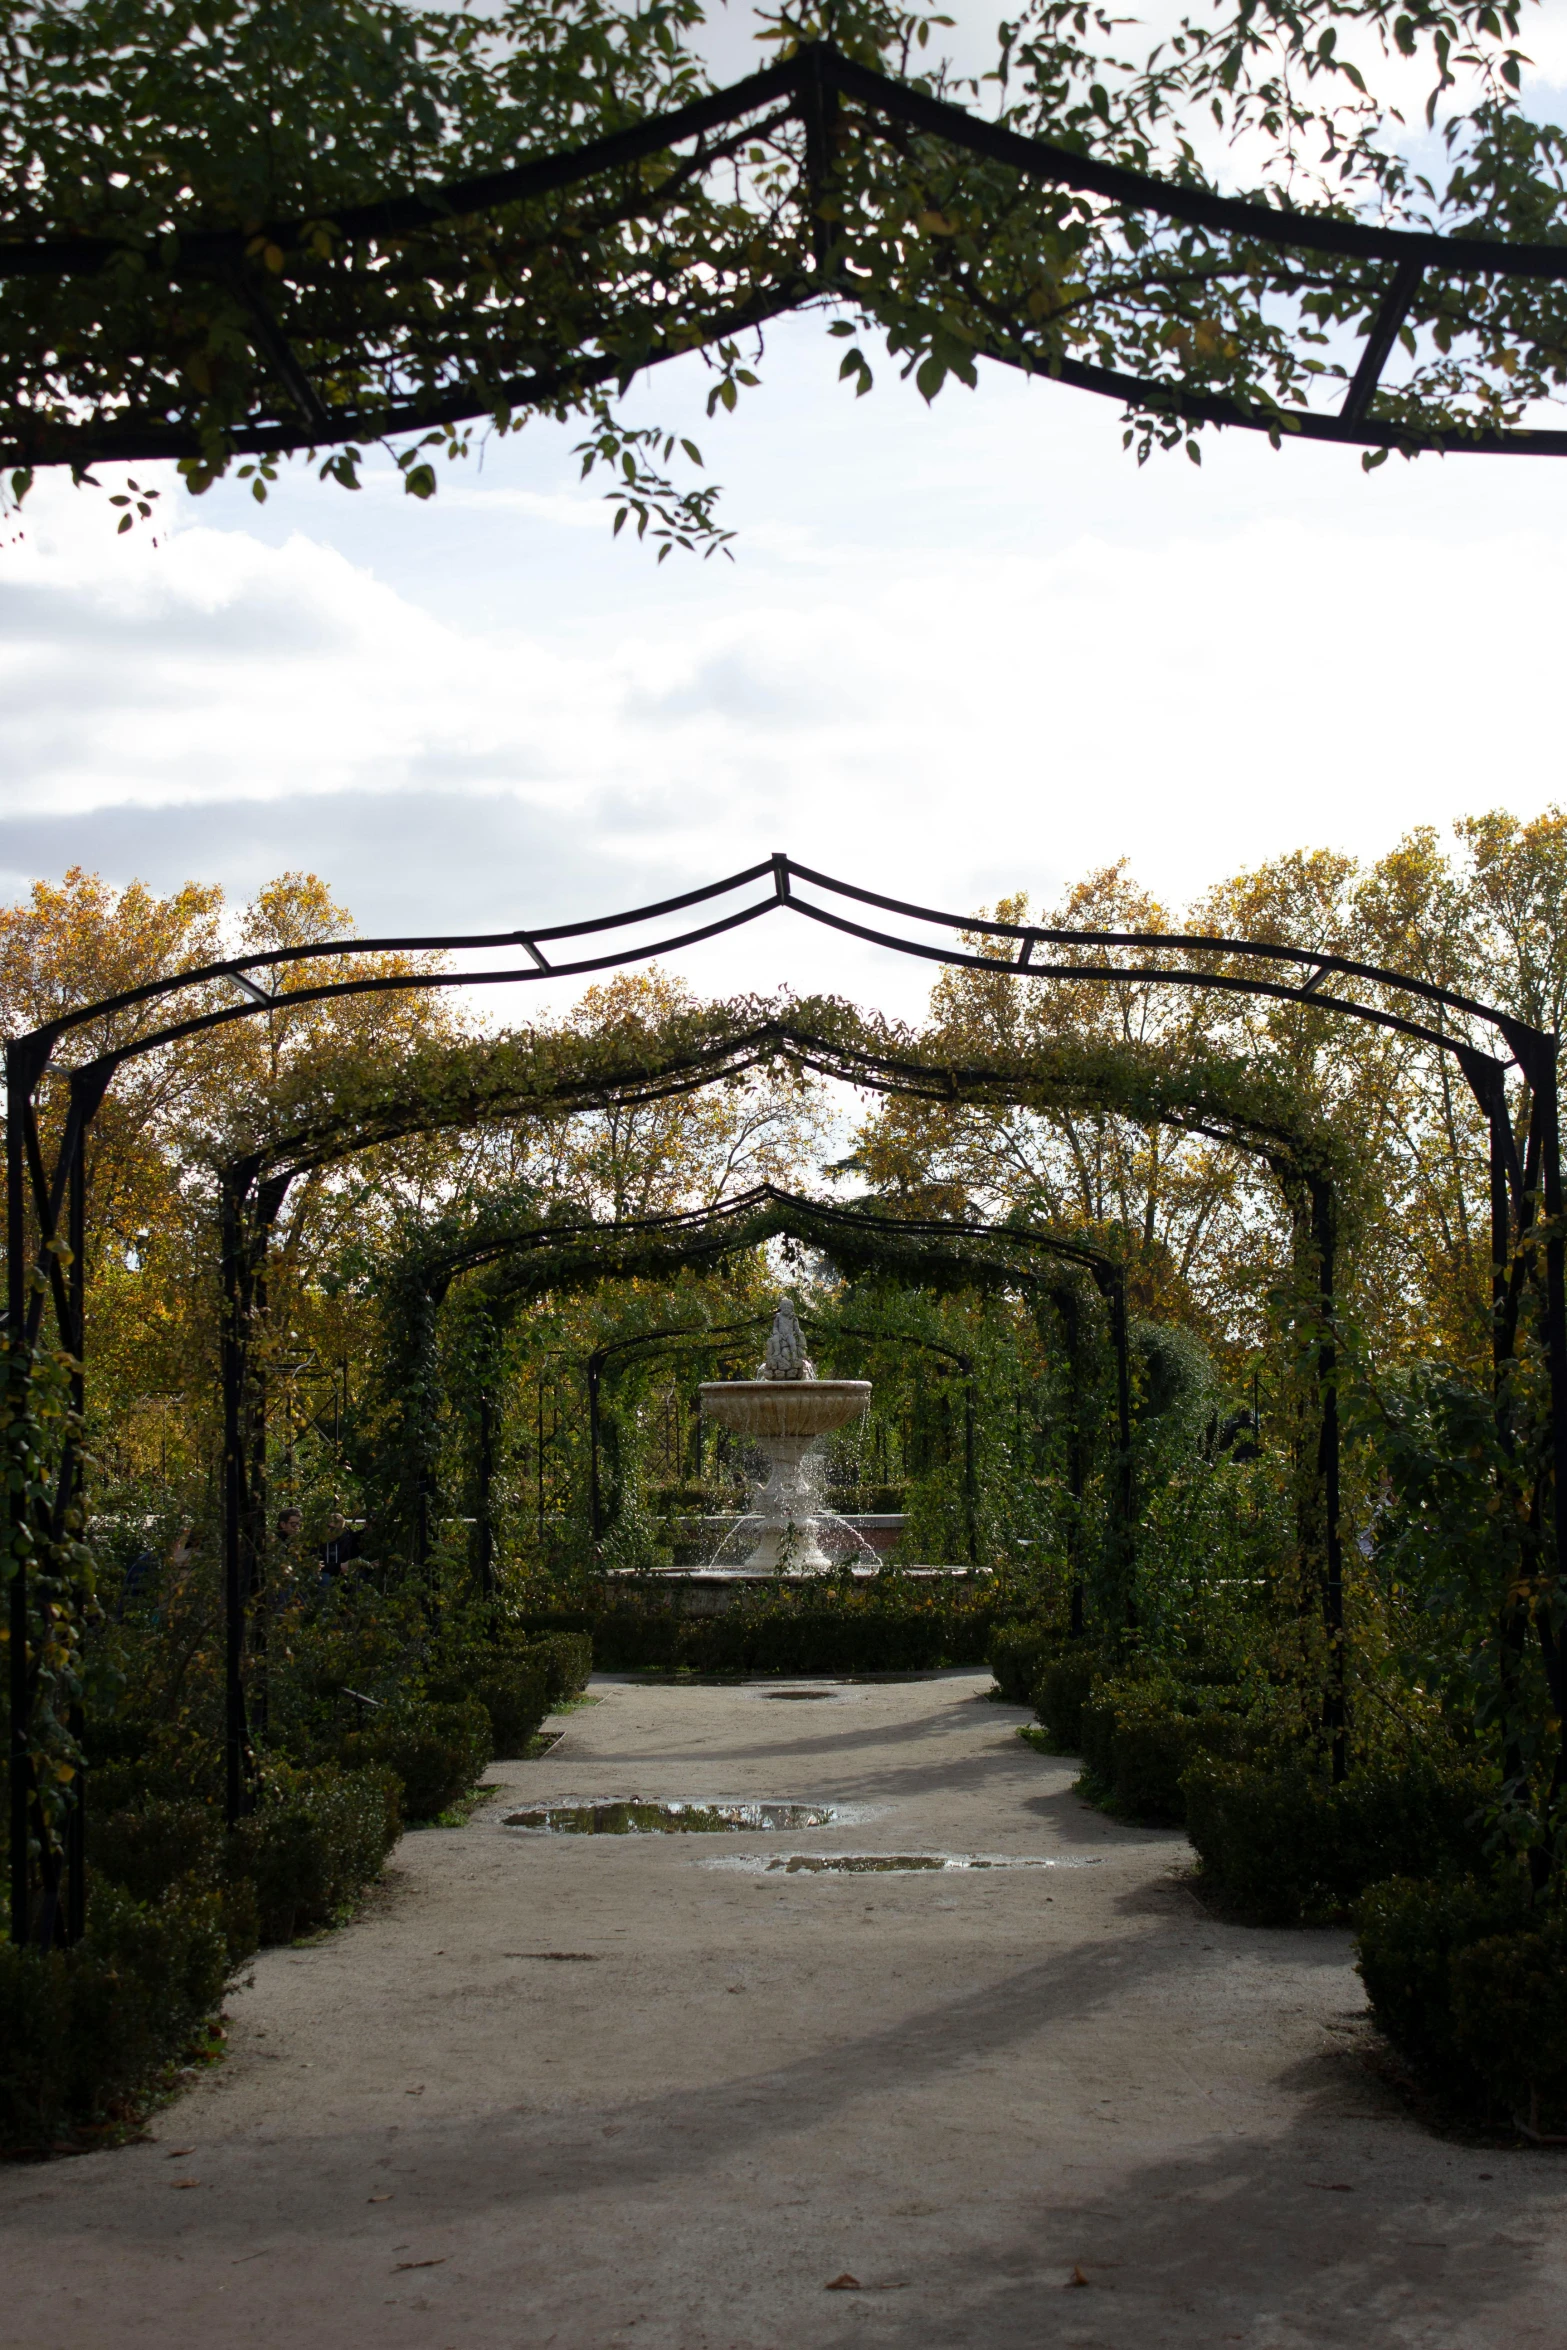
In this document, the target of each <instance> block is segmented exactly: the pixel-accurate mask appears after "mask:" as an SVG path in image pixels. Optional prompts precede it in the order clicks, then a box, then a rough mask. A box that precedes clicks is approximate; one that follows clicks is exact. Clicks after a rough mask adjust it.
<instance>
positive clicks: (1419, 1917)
mask: <svg viewBox="0 0 1567 2350" xmlns="http://www.w3.org/2000/svg"><path fill="white" fill-rule="evenodd" d="M1356 1927H1357V1952H1358V1964H1359V1968H1360V1973H1361V1975H1362V1977H1363V1979H1364V1981H1365V1986H1366V1990H1367V1993H1368V1994H1369V1996H1370V1999H1371V2005H1372V2011H1373V2013H1374V2014H1375V2016H1376V2019H1377V2022H1378V2023H1379V2024H1380V2025H1381V2027H1382V2029H1383V2031H1384V2032H1386V2034H1387V2036H1388V2038H1389V2039H1390V2040H1391V2041H1392V2042H1393V2045H1394V2046H1395V2047H1396V2048H1398V2049H1399V2050H1401V2052H1402V2053H1403V2054H1404V2055H1405V2056H1407V2057H1408V2058H1409V2059H1410V2060H1411V2062H1412V2063H1413V2064H1415V2065H1416V2066H1417V2067H1418V2068H1419V2070H1420V2071H1421V2072H1423V2073H1424V2074H1425V2075H1426V2077H1427V2078H1428V2079H1429V2080H1430V2081H1431V2082H1432V2083H1433V2085H1434V2086H1435V2087H1436V2088H1438V2089H1439V2090H1440V2091H1441V2092H1442V2093H1443V2094H1444V2095H1445V2096H1446V2097H1448V2098H1449V2099H1450V2100H1451V2101H1452V2102H1454V2103H1456V2104H1460V2105H1464V2106H1468V2107H1469V2108H1471V2109H1473V2110H1477V2111H1479V2112H1482V2113H1494V2112H1496V2111H1497V2110H1498V2109H1499V2110H1500V2111H1501V2112H1502V2113H1503V2114H1505V2115H1508V2116H1509V2117H1511V2116H1517V2117H1520V2118H1526V2119H1527V2120H1528V2122H1529V2124H1530V2126H1532V2127H1536V2128H1538V2127H1540V2126H1541V2118H1542V2116H1544V2117H1545V2118H1546V2119H1547V2120H1549V2121H1552V2122H1554V2123H1555V2124H1556V2125H1557V2127H1558V2128H1559V2127H1560V2126H1561V2124H1562V2122H1563V2121H1564V2120H1567V1921H1564V1920H1563V1919H1562V1917H1561V1915H1560V1913H1559V1912H1553V1911H1544V1912H1539V1911H1535V1910H1533V1909H1531V1906H1530V1901H1529V1890H1528V1886H1527V1884H1526V1883H1525V1881H1524V1880H1523V1878H1522V1877H1521V1876H1507V1877H1501V1878H1497V1877H1491V1878H1476V1877H1464V1878H1459V1879H1456V1880H1452V1881H1449V1882H1446V1883H1433V1882H1430V1881H1427V1882H1424V1883H1421V1882H1416V1881H1415V1880H1413V1879H1411V1878H1407V1877H1395V1878H1392V1879H1390V1880H1389V1881H1388V1882H1387V1883H1385V1884H1380V1885H1373V1886H1372V1887H1371V1888H1370V1890H1369V1891H1368V1892H1367V1893H1366V1894H1365V1896H1364V1898H1363V1899H1362V1901H1361V1903H1360V1905H1359V1909H1358V1911H1357V1914H1356Z"/></svg>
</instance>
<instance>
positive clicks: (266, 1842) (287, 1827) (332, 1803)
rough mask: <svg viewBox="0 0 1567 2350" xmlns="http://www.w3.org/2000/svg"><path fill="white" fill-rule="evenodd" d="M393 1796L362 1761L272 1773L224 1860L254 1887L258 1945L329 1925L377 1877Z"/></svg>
mask: <svg viewBox="0 0 1567 2350" xmlns="http://www.w3.org/2000/svg"><path fill="white" fill-rule="evenodd" d="M474 1710H475V1711H477V1710H478V1709H477V1708H475V1709H474ZM400 1796H401V1789H400V1786H399V1782H398V1780H397V1779H396V1778H395V1777H394V1776H393V1775H392V1773H391V1772H390V1771H389V1770H387V1769H385V1768H381V1767H376V1765H375V1763H374V1761H373V1759H372V1758H368V1757H367V1758H366V1767H363V1768H361V1769H358V1770H339V1769H334V1768H333V1767H332V1766H331V1765H330V1764H327V1765H325V1766H322V1767H318V1768H316V1769H314V1770H309V1771H296V1770H290V1769H288V1768H287V1767H286V1766H281V1765H280V1766H274V1768H273V1769H272V1770H271V1771H270V1772H269V1774H268V1780H267V1785H266V1788H265V1792H264V1794H263V1798H262V1802H261V1804H260V1806H259V1808H258V1809H257V1810H255V1811H254V1812H252V1813H251V1814H250V1816H249V1818H248V1819H243V1820H241V1821H240V1823H239V1825H238V1826H237V1827H236V1828H235V1829H234V1831H233V1833H232V1835H231V1837H230V1840H229V1850H228V1856H227V1858H228V1868H229V1872H230V1875H231V1876H233V1877H237V1878H241V1879H243V1880H246V1881H248V1883H249V1884H250V1885H251V1886H252V1887H253V1888H254V1893H255V1904H256V1929H257V1934H258V1938H259V1939H260V1940H261V1941H262V1942H291V1941H292V1940H293V1939H294V1937H295V1935H296V1934H302V1933H306V1932H308V1931H309V1930H310V1929H311V1928H312V1927H314V1926H324V1925H328V1924H330V1922H331V1920H332V1919H333V1917H334V1916H336V1915H337V1913H338V1912H339V1911H340V1910H341V1909H342V1908H343V1907H344V1905H345V1904H346V1903H347V1902H349V1901H351V1900H353V1898H354V1896H355V1895H356V1894H357V1893H359V1892H361V1891H362V1890H363V1888H364V1887H365V1886H366V1885H368V1884H369V1883H370V1882H371V1880H372V1879H373V1878H375V1877H376V1876H378V1875H379V1874H380V1870H381V1866H382V1863H383V1862H384V1861H385V1859H386V1856H387V1854H388V1853H389V1852H390V1851H391V1849H392V1846H393V1845H394V1844H395V1843H396V1841H397V1837H398V1832H399V1829H400V1827H401V1825H402V1822H401V1817H400Z"/></svg>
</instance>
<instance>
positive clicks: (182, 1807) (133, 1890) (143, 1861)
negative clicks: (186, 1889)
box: [87, 1784, 223, 1901]
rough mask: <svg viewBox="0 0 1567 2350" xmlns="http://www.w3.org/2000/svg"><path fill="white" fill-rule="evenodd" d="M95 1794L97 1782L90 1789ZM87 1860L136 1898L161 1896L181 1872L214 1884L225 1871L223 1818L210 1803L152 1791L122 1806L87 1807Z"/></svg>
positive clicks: (98, 1871)
mask: <svg viewBox="0 0 1567 2350" xmlns="http://www.w3.org/2000/svg"><path fill="white" fill-rule="evenodd" d="M90 1793H91V1794H92V1795H93V1796H94V1797H96V1795H97V1793H98V1788H97V1786H96V1784H94V1785H93V1786H92V1788H91V1789H90ZM87 1861H88V1866H89V1867H90V1868H91V1869H93V1870H94V1871H95V1872H96V1873H97V1874H98V1875H100V1876H103V1877H107V1878H108V1879H110V1880H111V1882H112V1883H114V1884H116V1885H119V1886H122V1887H123V1888H124V1890H125V1891H126V1892H127V1893H129V1894H130V1896H131V1897H132V1899H133V1900H135V1901H157V1900H159V1899H160V1898H161V1897H162V1895H163V1894H165V1893H166V1892H167V1891H168V1889H169V1887H170V1886H171V1885H174V1884H177V1883H178V1882H179V1880H180V1879H181V1878H182V1877H194V1878H195V1879H196V1881H197V1882H198V1883H199V1884H203V1885H215V1884H216V1883H217V1882H218V1879H219V1877H220V1875H221V1874H222V1865H223V1819H222V1814H221V1813H220V1812H218V1811H217V1810H216V1808H215V1807H214V1806H212V1805H211V1804H206V1803H175V1802H171V1801H169V1799H168V1798H167V1797H162V1796H154V1797H151V1798H150V1799H149V1800H148V1801H146V1802H144V1803H141V1804H138V1805H136V1806H135V1807H134V1808H127V1809H125V1810H121V1811H104V1810H102V1809H100V1808H99V1806H98V1804H97V1803H96V1802H89V1804H88V1807H87Z"/></svg>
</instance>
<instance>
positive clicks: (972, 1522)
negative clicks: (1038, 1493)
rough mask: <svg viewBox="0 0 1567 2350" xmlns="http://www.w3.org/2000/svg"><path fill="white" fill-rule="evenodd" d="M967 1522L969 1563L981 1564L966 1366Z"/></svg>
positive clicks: (967, 1366)
mask: <svg viewBox="0 0 1567 2350" xmlns="http://www.w3.org/2000/svg"><path fill="white" fill-rule="evenodd" d="M963 1518H964V1530H965V1533H966V1535H967V1538H968V1563H969V1565H970V1566H971V1567H977V1566H978V1564H979V1493H978V1481H977V1479H976V1477H975V1460H974V1366H973V1364H972V1363H970V1362H969V1361H967V1360H966V1359H965V1360H964V1362H963Z"/></svg>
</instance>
